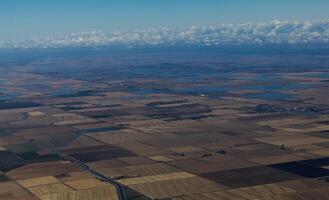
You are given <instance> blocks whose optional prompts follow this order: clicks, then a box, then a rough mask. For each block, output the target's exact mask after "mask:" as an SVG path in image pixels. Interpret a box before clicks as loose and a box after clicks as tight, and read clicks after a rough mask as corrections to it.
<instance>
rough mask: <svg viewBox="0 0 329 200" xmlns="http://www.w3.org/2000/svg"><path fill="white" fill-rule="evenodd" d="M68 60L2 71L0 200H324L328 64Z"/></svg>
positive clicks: (262, 59)
mask: <svg viewBox="0 0 329 200" xmlns="http://www.w3.org/2000/svg"><path fill="white" fill-rule="evenodd" d="M76 51H77V52H75V53H72V55H71V54H70V52H67V53H68V55H67V56H64V57H62V56H61V54H59V55H56V52H52V53H49V52H45V55H47V56H44V57H42V56H33V55H28V56H27V57H28V58H26V59H25V60H24V62H23V61H22V63H23V64H22V63H19V62H14V61H7V63H2V65H3V64H7V65H8V66H10V67H8V68H4V69H1V73H0V89H1V93H0V199H1V200H2V199H4V200H21V199H24V200H30V199H31V200H34V199H41V200H71V199H72V200H122V199H132V200H134V199H135V200H137V199H138V200H142V199H145V200H146V199H173V200H192V199H195V200H199V199H201V200H216V199H232V200H235V199H241V200H246V199H250V200H258V199H259V200H260V199H324V200H325V199H327V198H328V195H329V184H328V180H329V179H328V178H329V96H328V94H329V93H328V91H329V71H328V64H329V63H328V61H327V60H328V57H327V56H326V55H324V54H317V52H314V53H313V54H306V53H305V54H306V55H305V56H306V57H307V58H308V59H307V60H305V63H303V64H301V66H300V67H299V68H296V67H294V62H292V61H291V60H294V59H297V58H299V57H300V55H299V54H297V53H296V52H294V51H292V52H291V55H289V56H287V55H278V54H271V52H267V53H264V54H260V53H257V54H256V53H255V54H252V56H251V57H249V56H250V55H249V56H248V55H245V54H232V55H227V54H225V53H221V52H220V51H219V52H218V53H217V54H216V55H213V54H209V55H204V54H202V53H200V54H198V53H199V52H194V53H191V52H185V53H182V54H176V53H175V52H171V53H170V52H165V53H163V52H157V53H152V52H133V51H132V52H130V53H122V52H121V51H118V52H116V51H110V50H102V51H100V52H98V51H97V50H94V51H95V52H93V53H91V54H90V55H86V56H85V57H81V56H79V53H80V52H79V51H78V50H76ZM162 53H163V54H165V55H166V56H164V55H163V54H162ZM53 54H55V55H53ZM135 54H136V55H135ZM84 55H85V54H84ZM164 58H166V59H164ZM284 61H287V62H284ZM251 64H253V65H254V67H253V68H250V67H249V66H250V65H251ZM274 66H276V67H274ZM314 66H316V67H314Z"/></svg>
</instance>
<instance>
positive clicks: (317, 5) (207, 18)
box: [0, 0, 329, 40]
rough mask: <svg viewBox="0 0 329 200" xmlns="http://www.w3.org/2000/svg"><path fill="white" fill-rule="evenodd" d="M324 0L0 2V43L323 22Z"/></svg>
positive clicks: (328, 4)
mask: <svg viewBox="0 0 329 200" xmlns="http://www.w3.org/2000/svg"><path fill="white" fill-rule="evenodd" d="M328 10H329V1H328V0H0V39H2V40H15V39H26V38H32V37H39V36H47V35H58V34H59V35H60V34H67V33H71V32H83V31H92V30H103V31H105V32H111V31H116V30H120V31H126V30H133V29H145V28H159V27H164V26H166V27H188V26H192V25H209V24H216V23H244V22H267V21H271V20H274V19H279V20H325V19H329V12H328Z"/></svg>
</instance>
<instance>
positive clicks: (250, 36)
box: [0, 20, 329, 48]
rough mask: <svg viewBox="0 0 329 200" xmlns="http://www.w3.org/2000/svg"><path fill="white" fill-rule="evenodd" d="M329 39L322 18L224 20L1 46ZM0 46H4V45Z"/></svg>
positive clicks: (78, 45)
mask: <svg viewBox="0 0 329 200" xmlns="http://www.w3.org/2000/svg"><path fill="white" fill-rule="evenodd" d="M328 42H329V20H328V21H319V22H296V21H272V22H269V23H246V24H220V25H216V26H204V27H197V26H192V27H189V28H186V29H169V28H162V29H148V30H136V31H133V32H113V33H108V34H107V33H103V32H102V31H92V32H83V33H72V34H69V35H66V36H55V37H44V38H38V39H32V40H26V41H19V42H15V43H10V44H5V45H4V44H2V45H1V46H2V47H4V46H7V47H16V48H58V47H99V46H143V45H150V46H154V45H164V46H172V45H223V44H263V45H264V44H308V43H328ZM1 46H0V48H1Z"/></svg>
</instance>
